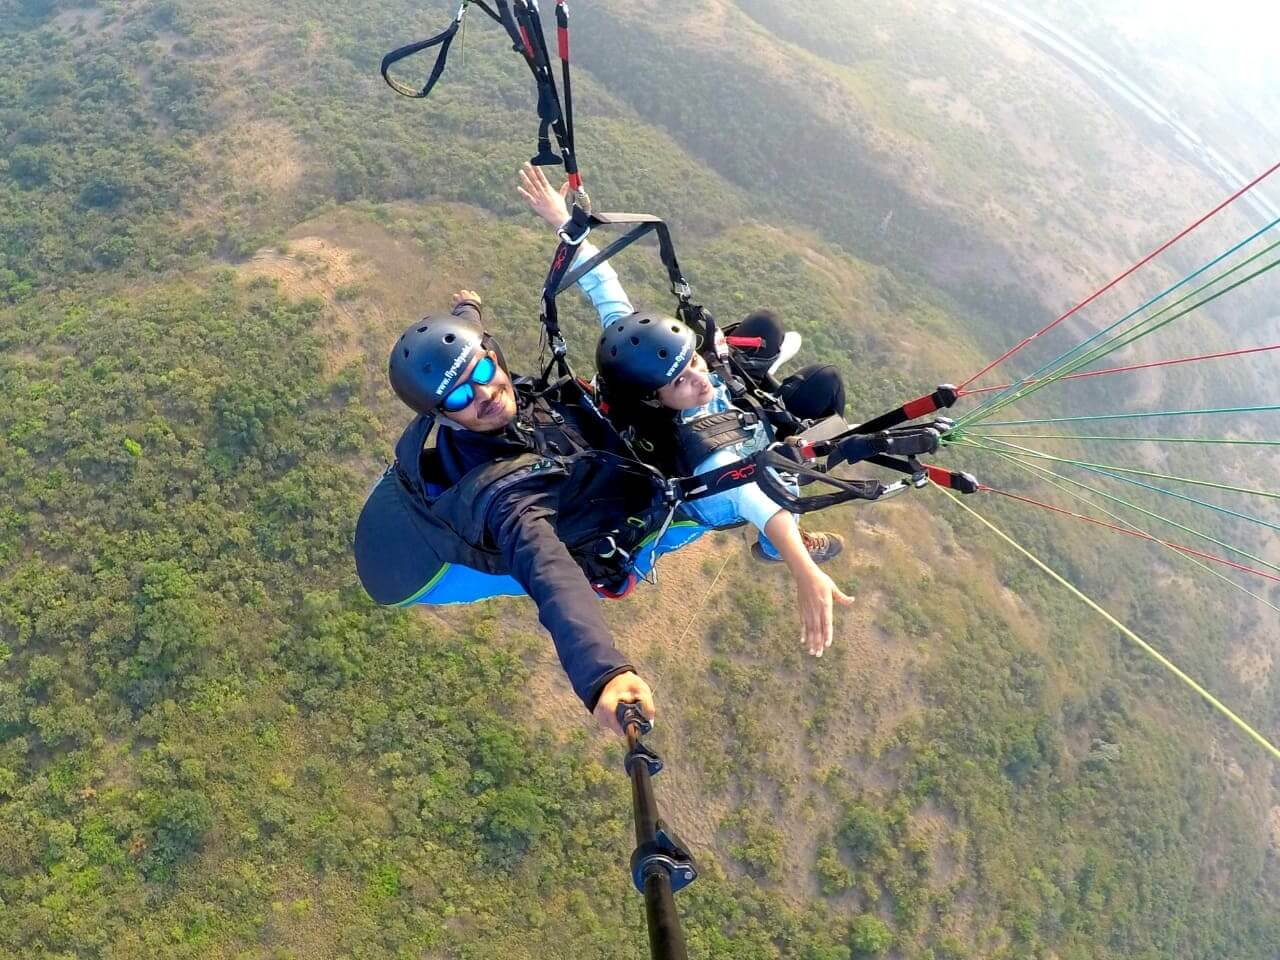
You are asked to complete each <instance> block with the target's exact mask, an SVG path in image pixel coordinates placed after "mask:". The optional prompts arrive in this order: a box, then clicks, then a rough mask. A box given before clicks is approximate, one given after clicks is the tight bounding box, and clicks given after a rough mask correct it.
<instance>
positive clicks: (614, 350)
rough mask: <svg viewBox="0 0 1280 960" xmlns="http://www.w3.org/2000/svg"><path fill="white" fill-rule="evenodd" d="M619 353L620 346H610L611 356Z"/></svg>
mask: <svg viewBox="0 0 1280 960" xmlns="http://www.w3.org/2000/svg"><path fill="white" fill-rule="evenodd" d="M617 355H618V348H617V347H610V348H609V356H611V357H616V356H617Z"/></svg>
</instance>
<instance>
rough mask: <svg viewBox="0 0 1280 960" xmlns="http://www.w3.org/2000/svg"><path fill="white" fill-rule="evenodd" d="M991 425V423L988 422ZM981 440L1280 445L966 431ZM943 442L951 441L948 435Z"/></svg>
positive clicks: (1207, 439)
mask: <svg viewBox="0 0 1280 960" xmlns="http://www.w3.org/2000/svg"><path fill="white" fill-rule="evenodd" d="M986 426H990V424H986ZM965 435H966V436H970V437H977V438H978V439H980V440H1111V441H1122V442H1124V443H1204V444H1211V445H1223V446H1242V447H1280V440H1222V439H1218V438H1214V437H1120V436H1116V435H1114V434H1103V435H1097V436H1086V435H1084V434H1073V433H966V434H965ZM942 442H943V443H947V442H949V441H948V439H947V437H943V438H942Z"/></svg>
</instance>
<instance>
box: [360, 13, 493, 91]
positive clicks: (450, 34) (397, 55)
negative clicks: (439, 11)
mask: <svg viewBox="0 0 1280 960" xmlns="http://www.w3.org/2000/svg"><path fill="white" fill-rule="evenodd" d="M472 3H474V4H475V5H476V6H478V7H479V8H480V9H481V10H483V11H484V12H485V13H486V14H488V15H489V16H490V17H491V18H493V19H494V20H496V21H497V22H498V23H502V22H503V20H502V17H500V16H499V15H498V14H497V13H495V12H494V11H493V10H492V9H491V8H490V7H489V5H488V4H487V3H485V2H484V0H462V4H461V6H459V7H458V12H457V14H455V15H454V18H453V23H451V24H449V26H448V27H447V28H445V29H444V30H442V31H441V32H440V33H437V34H436V35H435V36H434V37H431V38H430V39H428V40H420V41H418V42H417V43H410V44H406V45H405V46H403V47H400V48H398V49H396V50H392V51H391V52H390V53H388V54H387V55H386V56H385V57H383V58H382V79H383V80H385V81H387V86H389V87H390V88H391V89H392V90H394V91H395V92H396V93H398V94H400V95H401V96H404V97H412V98H413V99H415V100H425V99H426V98H427V97H428V96H430V95H431V88H432V87H434V86H435V85H436V81H437V80H439V79H440V75H441V74H442V73H444V65H445V62H446V61H447V60H448V58H449V45H450V44H451V43H453V38H454V35H455V34H456V33H457V32H458V28H459V27H461V26H462V18H463V17H465V16H466V15H467V7H468V6H469V5H470V4H472ZM435 46H439V47H440V52H439V54H437V55H436V62H435V65H434V66H433V67H432V68H431V75H430V76H429V77H427V82H426V84H425V85H424V86H423V87H422V88H421V89H420V90H419V89H415V88H413V87H411V86H409V85H408V84H405V83H401V82H400V81H399V80H396V79H395V78H394V77H392V76H391V73H390V70H391V67H392V66H393V65H395V64H397V63H399V62H400V61H401V60H404V59H406V58H408V57H411V56H413V55H414V54H415V53H421V52H422V51H423V50H429V49H431V48H432V47H435Z"/></svg>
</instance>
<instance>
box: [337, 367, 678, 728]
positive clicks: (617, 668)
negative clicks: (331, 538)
mask: <svg viewBox="0 0 1280 960" xmlns="http://www.w3.org/2000/svg"><path fill="white" fill-rule="evenodd" d="M516 395H517V398H518V411H517V415H516V420H515V421H514V422H513V423H512V424H511V425H510V426H508V427H507V428H506V429H505V430H503V431H500V432H499V433H496V434H480V433H473V432H471V431H468V430H461V429H453V428H450V427H447V426H440V427H438V428H437V429H436V430H435V443H434V445H431V444H429V443H428V438H429V435H430V434H431V428H432V425H433V424H432V421H431V419H430V418H427V417H419V418H418V419H417V420H415V421H414V422H413V423H412V424H410V426H409V428H408V429H406V430H405V432H404V434H403V435H402V436H401V438H400V441H399V443H397V445H396V466H395V468H394V471H395V477H396V481H397V482H396V483H395V487H396V490H397V491H398V492H397V498H398V499H401V500H404V501H406V505H405V508H403V510H402V512H403V514H404V521H403V523H400V522H397V523H391V524H384V525H383V526H382V530H383V532H382V533H380V534H379V535H380V536H383V537H387V536H399V535H400V534H398V533H396V532H395V531H397V530H399V529H400V528H401V527H402V526H405V527H407V526H412V525H413V517H414V515H415V514H416V515H417V516H418V517H419V518H421V517H423V516H425V515H426V514H427V513H433V514H435V515H436V516H435V517H433V518H432V519H433V520H439V521H443V522H442V523H436V524H435V525H434V526H433V527H429V528H422V527H421V525H420V524H419V527H420V529H426V531H427V532H426V533H425V535H424V536H425V537H426V539H427V540H428V541H429V542H430V544H431V547H432V548H433V549H434V550H435V552H436V553H437V554H439V556H440V557H441V558H442V559H443V560H445V561H447V562H451V563H462V564H464V565H467V566H471V567H474V568H477V569H482V570H485V571H486V572H490V573H507V574H510V575H511V576H512V577H514V578H515V580H516V581H517V582H518V583H519V584H520V585H521V586H522V587H523V588H524V589H525V591H526V592H527V593H528V594H529V596H530V597H532V598H533V601H534V603H535V604H537V607H538V619H539V620H540V621H541V622H542V625H543V626H544V627H546V629H547V630H548V631H549V632H550V634H551V637H552V640H553V641H554V643H555V647H556V653H557V654H558V655H559V657H560V663H561V665H562V666H563V667H564V670H565V673H566V674H568V676H569V681H570V683H571V684H572V686H573V689H574V692H575V693H576V694H577V695H578V697H579V698H580V699H581V700H582V702H583V703H584V704H585V705H586V707H587V709H588V710H591V709H593V708H594V707H595V704H596V701H597V700H598V699H599V696H600V691H601V689H602V688H603V687H604V685H605V684H606V683H607V682H608V681H609V680H610V679H612V678H613V677H614V676H616V675H618V674H619V673H623V672H625V671H627V670H631V669H633V667H632V666H631V664H629V663H628V662H627V661H626V659H625V658H624V657H623V656H622V654H621V653H619V652H618V650H617V649H616V648H615V647H614V645H613V641H612V637H611V635H610V632H609V628H608V627H607V625H606V624H605V622H604V618H603V616H602V615H601V609H600V599H599V597H598V596H597V594H596V592H595V590H593V589H592V586H591V579H590V578H591V577H592V576H596V575H598V574H599V573H600V569H601V564H600V561H599V560H598V559H597V558H598V550H597V545H598V543H599V542H600V540H601V538H602V537H603V536H605V535H607V534H610V533H612V532H615V531H621V532H622V534H625V535H627V536H630V537H631V538H632V540H633V541H634V540H638V539H639V538H640V537H641V536H642V535H643V533H644V532H646V531H647V528H648V527H650V526H651V525H652V522H653V518H654V516H655V513H656V510H655V503H656V499H657V498H656V496H655V493H656V488H655V485H654V484H653V482H652V481H651V480H650V479H648V477H647V476H645V474H644V473H643V472H642V471H639V470H638V469H634V468H625V467H624V466H622V465H621V464H620V463H618V462H617V461H615V460H612V459H609V458H603V459H602V458H600V457H599V456H598V455H597V454H595V453H592V451H605V452H606V453H612V454H617V455H621V454H623V453H624V452H625V451H623V450H622V449H621V445H620V444H619V442H618V441H617V439H616V436H615V435H614V434H613V432H612V431H611V430H609V429H608V428H607V427H606V426H605V425H604V424H602V423H600V422H599V420H598V419H597V418H596V417H595V415H594V414H593V413H592V412H591V411H590V410H589V409H587V408H586V407H585V406H584V405H583V404H582V403H581V402H580V400H578V399H576V396H577V395H576V388H575V387H573V386H569V387H566V388H565V389H564V391H563V397H562V398H559V399H554V400H551V401H548V400H546V399H543V398H535V397H533V396H532V393H531V390H530V389H529V387H528V386H527V385H525V384H520V383H517V389H516ZM504 465H505V466H507V467H509V468H510V469H504ZM389 475H390V474H389ZM477 480H479V481H480V482H479V483H477ZM459 493H465V495H464V496H458V494H459ZM628 518H635V520H634V521H633V522H631V523H628ZM362 519H363V518H362ZM636 521H639V522H636ZM455 536H456V538H457V539H458V541H459V542H458V543H456V544H455V543H449V542H445V541H451V540H452V539H454V537H455ZM365 553H366V556H367V557H368V558H370V559H366V561H365V565H366V566H368V564H369V563H371V562H372V563H378V562H379V560H378V558H379V557H380V556H385V557H387V558H391V557H394V555H395V553H396V551H394V550H388V551H385V552H384V551H379V550H377V549H374V550H366V551H365ZM386 562H394V561H393V560H391V559H388V560H387V561H386ZM361 575H362V577H366V571H365V570H362V571H361ZM368 579H369V578H368V577H366V580H368Z"/></svg>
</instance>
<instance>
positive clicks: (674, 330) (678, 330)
mask: <svg viewBox="0 0 1280 960" xmlns="http://www.w3.org/2000/svg"><path fill="white" fill-rule="evenodd" d="M671 332H672V333H679V332H680V328H679V327H677V326H676V325H675V324H674V323H673V324H672V325H671Z"/></svg>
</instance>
